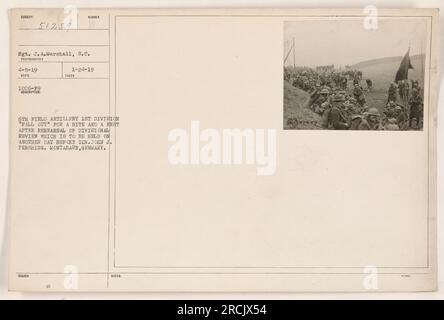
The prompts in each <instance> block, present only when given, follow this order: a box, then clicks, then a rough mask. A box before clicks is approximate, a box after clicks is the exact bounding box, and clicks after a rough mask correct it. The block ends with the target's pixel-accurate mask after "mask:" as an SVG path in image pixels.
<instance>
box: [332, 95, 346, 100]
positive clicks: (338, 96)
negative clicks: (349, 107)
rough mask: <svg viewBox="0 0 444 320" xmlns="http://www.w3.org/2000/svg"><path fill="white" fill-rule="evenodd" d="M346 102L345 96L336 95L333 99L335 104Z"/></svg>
mask: <svg viewBox="0 0 444 320" xmlns="http://www.w3.org/2000/svg"><path fill="white" fill-rule="evenodd" d="M344 101H345V97H344V96H343V95H338V94H337V95H335V96H334V97H333V102H344Z"/></svg>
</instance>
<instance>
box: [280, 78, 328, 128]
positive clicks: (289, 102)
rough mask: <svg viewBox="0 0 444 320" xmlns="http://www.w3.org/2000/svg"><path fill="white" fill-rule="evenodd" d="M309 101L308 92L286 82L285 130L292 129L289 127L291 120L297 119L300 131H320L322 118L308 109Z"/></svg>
mask: <svg viewBox="0 0 444 320" xmlns="http://www.w3.org/2000/svg"><path fill="white" fill-rule="evenodd" d="M309 99H310V97H309V95H308V93H307V92H305V91H304V90H301V89H298V88H295V87H293V86H292V85H291V84H290V83H289V82H288V81H284V129H292V128H291V127H289V126H288V125H287V123H288V122H287V121H288V119H289V118H290V119H297V121H298V126H297V128H298V129H320V126H321V123H322V121H321V120H322V119H321V116H319V115H318V114H316V113H314V112H313V111H311V110H310V109H309V108H308V106H307V104H308V100H309Z"/></svg>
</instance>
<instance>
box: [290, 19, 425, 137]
mask: <svg viewBox="0 0 444 320" xmlns="http://www.w3.org/2000/svg"><path fill="white" fill-rule="evenodd" d="M426 36H427V20H425V19H421V18H416V19H407V18H406V19H404V18H398V19H390V18H384V19H379V21H378V22H377V25H373V26H371V25H370V26H369V27H366V25H365V23H363V19H353V20H302V21H301V20H298V21H286V22H285V23H284V56H283V65H284V73H283V74H284V81H283V82H284V119H283V120H284V122H283V126H284V129H286V130H291V129H296V130H298V129H302V130H391V131H393V130H403V131H407V130H422V129H423V119H424V113H423V111H424V69H425V57H426V52H425V50H426V41H427V39H426Z"/></svg>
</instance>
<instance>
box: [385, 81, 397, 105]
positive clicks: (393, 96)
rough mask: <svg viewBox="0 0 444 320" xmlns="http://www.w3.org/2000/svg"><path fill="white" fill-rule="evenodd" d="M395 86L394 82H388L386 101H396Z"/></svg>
mask: <svg viewBox="0 0 444 320" xmlns="http://www.w3.org/2000/svg"><path fill="white" fill-rule="evenodd" d="M396 91H397V86H396V84H395V83H392V84H390V88H389V90H388V99H387V103H388V102H390V101H393V102H396V100H397V96H396Z"/></svg>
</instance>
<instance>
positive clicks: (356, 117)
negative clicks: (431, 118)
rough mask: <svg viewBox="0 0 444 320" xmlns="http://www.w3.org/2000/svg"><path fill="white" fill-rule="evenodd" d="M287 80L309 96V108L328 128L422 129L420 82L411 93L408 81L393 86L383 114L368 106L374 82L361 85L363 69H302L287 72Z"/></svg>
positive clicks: (324, 126)
mask: <svg viewBox="0 0 444 320" xmlns="http://www.w3.org/2000/svg"><path fill="white" fill-rule="evenodd" d="M285 79H286V80H287V81H290V83H291V84H292V85H293V86H295V87H297V88H300V89H302V90H305V91H307V92H308V93H309V95H310V100H309V101H308V104H307V105H308V107H309V108H310V109H311V110H312V111H313V112H315V113H317V114H319V115H320V116H321V118H322V123H321V126H322V127H323V128H325V129H332V130H414V129H419V128H421V126H422V122H421V121H422V99H421V96H420V94H419V93H420V89H421V88H420V87H419V83H418V82H417V81H412V90H411V94H410V92H409V91H410V85H409V82H408V80H402V81H400V82H399V83H398V84H395V83H393V84H392V85H391V86H390V88H389V92H388V100H387V104H386V106H385V109H384V110H383V111H382V112H380V111H379V110H378V109H377V108H375V107H369V106H368V105H367V103H366V98H365V92H371V91H372V85H373V83H372V81H371V80H370V79H367V80H366V84H367V87H366V88H365V89H364V88H363V87H362V86H361V80H362V72H361V71H359V70H353V69H347V70H329V71H322V72H320V71H319V70H315V69H311V68H301V69H298V70H296V72H286V73H285ZM349 81H352V82H353V87H352V88H349V85H348V83H349ZM398 97H399V98H398ZM407 102H408V103H407ZM406 105H407V106H408V107H407V108H406Z"/></svg>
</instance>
